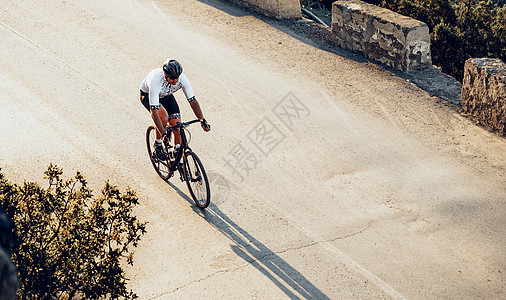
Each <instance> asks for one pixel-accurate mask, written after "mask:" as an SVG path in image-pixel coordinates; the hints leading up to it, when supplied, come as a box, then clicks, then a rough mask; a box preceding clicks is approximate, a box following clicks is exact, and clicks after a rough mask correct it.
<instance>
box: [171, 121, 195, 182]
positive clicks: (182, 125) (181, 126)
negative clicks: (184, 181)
mask: <svg viewBox="0 0 506 300" xmlns="http://www.w3.org/2000/svg"><path fill="white" fill-rule="evenodd" d="M197 122H200V120H192V121H189V122H184V123H181V122H177V124H176V125H174V126H169V127H167V129H166V131H167V133H168V134H169V140H170V136H171V135H172V131H173V130H176V131H178V132H179V134H180V136H181V145H180V146H179V149H178V150H177V153H176V155H175V157H174V161H173V162H172V163H171V164H170V168H169V170H170V177H172V175H173V174H174V172H175V171H176V170H177V167H178V165H179V161H180V160H181V157H182V156H183V154H184V152H185V151H186V149H188V150H191V148H190V146H189V145H188V140H187V139H186V132H185V131H184V129H185V128H186V127H188V126H190V124H193V123H197Z"/></svg>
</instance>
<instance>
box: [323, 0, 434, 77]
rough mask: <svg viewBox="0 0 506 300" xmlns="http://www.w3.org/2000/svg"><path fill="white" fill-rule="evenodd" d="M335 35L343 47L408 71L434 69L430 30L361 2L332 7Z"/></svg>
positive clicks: (348, 0) (342, 0)
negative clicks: (432, 67)
mask: <svg viewBox="0 0 506 300" xmlns="http://www.w3.org/2000/svg"><path fill="white" fill-rule="evenodd" d="M332 32H333V34H334V35H335V39H336V42H337V44H339V45H340V46H341V47H343V48H345V49H348V50H351V51H355V52H361V53H362V54H363V55H365V56H366V57H368V58H370V59H373V60H376V61H379V62H382V63H385V64H387V65H389V66H391V67H394V68H397V69H400V70H403V71H409V70H415V69H423V68H426V67H431V66H432V60H431V56H430V37H429V27H428V26H427V25H426V24H425V23H423V22H420V21H417V20H415V19H412V18H409V17H406V16H403V15H400V14H397V13H394V12H392V11H390V10H388V9H384V8H381V7H378V6H375V5H372V4H368V3H365V2H362V1H359V0H339V1H337V2H334V4H333V5H332Z"/></svg>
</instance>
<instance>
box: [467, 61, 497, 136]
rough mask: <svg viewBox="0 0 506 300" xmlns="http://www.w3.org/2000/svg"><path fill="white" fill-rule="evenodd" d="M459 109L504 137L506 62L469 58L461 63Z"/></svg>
mask: <svg viewBox="0 0 506 300" xmlns="http://www.w3.org/2000/svg"><path fill="white" fill-rule="evenodd" d="M462 108H463V109H464V111H465V112H466V113H468V114H469V117H470V118H471V119H473V120H474V121H476V122H478V123H480V124H482V125H484V126H485V127H487V128H489V129H490V130H492V131H498V132H499V133H500V134H502V135H504V136H506V64H505V63H504V62H503V61H501V60H500V59H493V58H471V59H468V60H467V61H466V64H465V66H464V80H463V82H462Z"/></svg>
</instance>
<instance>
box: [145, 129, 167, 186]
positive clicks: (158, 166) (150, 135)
mask: <svg viewBox="0 0 506 300" xmlns="http://www.w3.org/2000/svg"><path fill="white" fill-rule="evenodd" d="M155 141H156V129H155V127H154V126H149V127H148V130H147V131H146V145H147V147H148V155H149V159H150V160H151V163H152V164H153V168H155V171H156V173H157V174H158V175H159V176H160V177H161V178H162V179H163V180H167V179H169V177H170V162H169V161H168V160H160V159H159V158H158V157H157V156H156V153H155ZM166 150H167V149H165V145H163V151H165V152H167V151H166ZM166 155H167V153H166Z"/></svg>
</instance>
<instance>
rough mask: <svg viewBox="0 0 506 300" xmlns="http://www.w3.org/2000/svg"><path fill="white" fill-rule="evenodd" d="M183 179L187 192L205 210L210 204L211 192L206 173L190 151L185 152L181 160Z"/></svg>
mask: <svg viewBox="0 0 506 300" xmlns="http://www.w3.org/2000/svg"><path fill="white" fill-rule="evenodd" d="M183 168H184V179H185V181H186V185H187V186H188V190H189V191H190V194H191V196H192V198H193V201H195V204H197V206H198V207H200V208H206V207H207V206H208V205H209V203H210V202H211V190H210V188H209V181H208V180H207V175H206V171H205V170H204V166H203V165H202V163H201V162H200V159H199V158H198V157H197V155H196V154H195V153H193V152H192V151H186V152H185V154H184V160H183Z"/></svg>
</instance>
